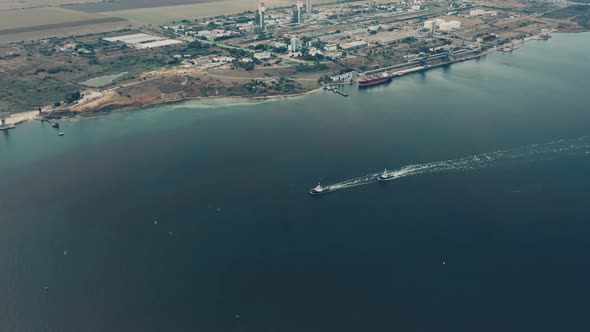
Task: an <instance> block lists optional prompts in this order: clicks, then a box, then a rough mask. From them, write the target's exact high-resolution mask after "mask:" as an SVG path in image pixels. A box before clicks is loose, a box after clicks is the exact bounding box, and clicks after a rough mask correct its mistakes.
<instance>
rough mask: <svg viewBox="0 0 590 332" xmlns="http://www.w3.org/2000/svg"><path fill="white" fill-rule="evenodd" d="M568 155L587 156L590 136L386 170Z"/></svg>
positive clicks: (408, 171) (464, 167)
mask: <svg viewBox="0 0 590 332" xmlns="http://www.w3.org/2000/svg"><path fill="white" fill-rule="evenodd" d="M570 155H571V156H575V155H590V137H589V136H584V137H580V138H576V139H567V140H565V139H562V140H557V141H552V142H548V143H543V144H532V145H526V146H522V147H519V148H515V149H509V150H498V151H494V152H488V153H482V154H477V155H473V156H469V157H465V158H460V159H452V160H446V161H435V162H430V163H424V164H415V165H408V166H402V167H400V168H398V169H394V170H392V171H390V172H388V175H393V179H394V180H395V179H399V178H404V177H407V176H413V175H419V174H426V173H441V172H462V171H470V170H476V169H483V168H491V167H496V166H499V165H501V164H502V163H505V162H509V161H525V162H527V161H528V162H534V161H539V160H552V159H557V158H561V157H565V156H570ZM381 174H383V173H382V172H380V173H373V174H367V175H365V176H361V177H358V178H354V179H350V180H346V181H342V182H339V183H335V184H332V185H329V186H326V188H328V189H329V190H330V191H336V190H342V189H347V188H352V187H358V186H364V185H367V184H371V183H374V182H377V179H378V178H379V176H380V175H381Z"/></svg>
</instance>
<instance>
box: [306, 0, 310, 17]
mask: <svg viewBox="0 0 590 332" xmlns="http://www.w3.org/2000/svg"><path fill="white" fill-rule="evenodd" d="M305 11H306V12H307V13H308V14H311V0H307V6H306V7H305Z"/></svg>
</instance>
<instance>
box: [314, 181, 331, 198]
mask: <svg viewBox="0 0 590 332" xmlns="http://www.w3.org/2000/svg"><path fill="white" fill-rule="evenodd" d="M329 191H330V189H329V188H324V187H322V185H321V184H320V183H318V185H317V186H316V187H315V188H312V189H311V190H310V191H309V193H310V194H312V195H321V194H325V193H327V192H329Z"/></svg>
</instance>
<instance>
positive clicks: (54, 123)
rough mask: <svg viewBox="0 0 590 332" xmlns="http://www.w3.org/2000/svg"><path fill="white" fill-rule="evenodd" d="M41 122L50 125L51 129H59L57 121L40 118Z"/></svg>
mask: <svg viewBox="0 0 590 332" xmlns="http://www.w3.org/2000/svg"><path fill="white" fill-rule="evenodd" d="M41 122H48V123H49V124H50V125H51V127H53V128H57V129H59V123H58V122H57V121H51V120H50V119H47V118H41Z"/></svg>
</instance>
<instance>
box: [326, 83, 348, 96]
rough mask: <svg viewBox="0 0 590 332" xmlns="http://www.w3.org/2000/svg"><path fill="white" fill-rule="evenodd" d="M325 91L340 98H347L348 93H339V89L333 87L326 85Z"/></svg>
mask: <svg viewBox="0 0 590 332" xmlns="http://www.w3.org/2000/svg"><path fill="white" fill-rule="evenodd" d="M325 89H326V90H328V91H330V92H333V93H335V94H337V95H341V96H342V97H348V93H346V92H342V91H340V90H339V89H337V88H335V87H333V86H330V85H328V86H327V87H325Z"/></svg>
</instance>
